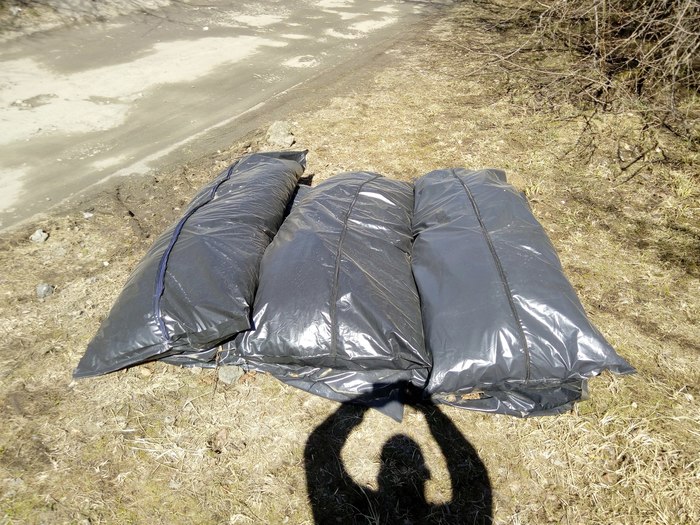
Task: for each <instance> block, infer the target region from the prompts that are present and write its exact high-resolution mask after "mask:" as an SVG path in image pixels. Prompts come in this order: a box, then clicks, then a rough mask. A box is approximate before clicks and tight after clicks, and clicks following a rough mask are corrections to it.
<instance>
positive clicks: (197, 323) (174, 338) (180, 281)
mask: <svg viewBox="0 0 700 525" xmlns="http://www.w3.org/2000/svg"><path fill="white" fill-rule="evenodd" d="M305 158H306V153H305V152H283V153H261V154H252V155H248V156H245V157H243V158H241V159H240V160H238V161H237V162H236V163H235V164H234V165H232V166H231V167H230V168H229V169H227V170H226V171H224V172H223V173H222V174H221V175H220V176H219V177H217V179H215V180H214V181H213V182H212V183H211V184H209V185H208V186H206V187H205V188H203V189H202V190H201V191H200V192H199V193H198V194H197V196H196V197H195V198H194V199H193V200H192V202H191V203H190V205H189V206H188V208H187V211H186V212H185V213H184V215H183V216H182V218H181V219H180V220H179V221H178V222H177V223H175V224H173V225H172V226H171V227H170V228H169V229H168V230H167V231H166V232H165V233H163V235H161V236H160V237H159V238H158V239H157V240H156V242H155V243H154V244H153V246H152V247H151V248H150V250H149V251H148V253H147V254H146V255H145V257H144V258H143V260H142V261H141V262H140V263H139V264H138V266H137V267H136V269H135V270H134V272H133V273H132V274H131V276H130V277H129V279H128V281H127V283H126V285H125V286H124V289H123V290H122V292H121V294H120V296H119V297H118V299H117V301H116V303H115V305H114V306H113V308H112V310H111V311H110V313H109V316H108V317H107V319H106V320H105V321H104V322H103V323H102V325H101V326H100V329H99V331H98V332H97V335H96V336H95V338H94V339H93V340H92V341H91V342H90V344H89V345H88V348H87V351H86V353H85V355H84V356H83V358H82V359H81V360H80V363H79V364H78V367H77V369H76V370H75V372H74V376H75V377H86V376H93V375H99V374H104V373H108V372H113V371H115V370H119V369H121V368H125V367H128V366H132V365H135V364H138V363H142V362H145V361H149V360H153V359H160V358H163V357H166V356H173V355H177V354H178V353H183V352H187V353H190V354H192V353H195V354H196V352H197V351H202V352H203V353H204V354H206V353H207V352H208V351H209V350H210V349H211V348H212V347H214V346H216V345H217V344H218V343H219V342H221V341H222V340H224V339H227V338H230V337H232V336H233V335H235V334H236V333H238V332H240V331H243V330H247V329H249V328H250V326H251V325H250V310H251V305H252V300H253V296H254V294H255V288H256V286H257V280H258V266H259V263H260V259H261V258H262V255H263V252H264V251H265V248H266V247H267V245H268V244H269V243H270V241H271V240H272V237H273V236H274V235H275V233H276V232H277V229H278V228H279V225H280V224H281V222H282V220H283V217H284V213H285V209H286V207H287V205H288V203H289V200H290V198H291V196H292V194H293V193H294V191H295V188H296V187H297V181H298V179H299V177H300V176H301V175H302V173H303V171H304V166H305V162H306V160H305Z"/></svg>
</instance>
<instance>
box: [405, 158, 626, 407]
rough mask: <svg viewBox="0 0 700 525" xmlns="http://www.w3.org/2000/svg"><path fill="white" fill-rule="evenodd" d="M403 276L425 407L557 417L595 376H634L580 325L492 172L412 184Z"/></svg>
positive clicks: (526, 211)
mask: <svg viewBox="0 0 700 525" xmlns="http://www.w3.org/2000/svg"><path fill="white" fill-rule="evenodd" d="M413 233H414V235H415V236H416V238H415V242H414V246H413V273H414V276H415V280H416V284H417V286H418V290H419V293H420V297H421V307H422V314H423V325H424V328H425V337H426V346H427V348H428V350H429V352H430V353H431V355H432V357H433V366H432V372H431V375H430V381H429V382H428V385H427V387H426V393H427V394H428V395H430V396H432V397H433V399H434V400H435V401H439V402H443V403H449V404H454V405H458V406H462V407H464V408H471V409H476V410H484V411H488V412H499V413H507V414H512V415H517V416H524V415H535V414H545V413H557V412H561V411H563V410H567V409H568V408H570V406H571V404H572V402H573V401H575V400H578V399H580V398H581V397H582V396H584V395H585V380H586V379H587V378H589V377H591V376H594V375H596V374H599V373H600V372H601V371H603V370H606V369H607V370H611V371H613V372H616V373H621V374H623V373H630V372H633V371H634V369H633V368H632V367H631V366H630V365H629V364H628V363H627V362H626V361H625V360H624V359H622V358H621V357H620V356H618V355H617V354H616V353H615V351H614V350H613V349H612V347H611V346H610V345H609V344H608V343H607V342H606V341H605V339H604V338H603V336H602V335H601V334H600V333H599V332H598V331H597V330H596V329H595V328H594V327H593V325H592V324H591V323H590V322H589V320H588V318H587V317H586V314H585V312H584V309H583V307H582V305H581V303H580V302H579V300H578V298H577V296H576V293H575V291H574V289H573V288H572V287H571V285H570V284H569V282H568V280H567V279H566V277H565V276H564V273H563V270H562V267H561V264H560V262H559V258H558V257H557V255H556V252H555V250H554V248H553V246H552V244H551V243H550V241H549V239H548V237H547V235H546V233H545V232H544V230H543V229H542V227H541V226H540V224H539V223H538V222H537V220H536V219H535V217H534V216H533V215H532V213H531V211H530V208H529V206H528V204H527V201H526V200H525V197H524V196H523V195H522V194H521V193H519V192H518V191H516V190H515V189H514V188H513V187H512V186H510V185H509V184H507V183H506V178H505V174H504V173H503V172H501V171H497V170H483V171H467V170H464V169H454V170H440V171H434V172H431V173H429V174H428V175H426V176H424V177H422V178H421V179H419V180H418V181H416V183H415V211H414V216H413Z"/></svg>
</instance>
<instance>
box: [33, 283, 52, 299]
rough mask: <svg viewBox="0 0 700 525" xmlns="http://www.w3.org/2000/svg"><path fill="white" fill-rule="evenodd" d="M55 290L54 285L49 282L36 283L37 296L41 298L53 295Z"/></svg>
mask: <svg viewBox="0 0 700 525" xmlns="http://www.w3.org/2000/svg"><path fill="white" fill-rule="evenodd" d="M53 291H54V286H52V285H50V284H49V283H41V284H37V285H36V296H37V297H38V298H39V299H45V298H46V297H48V296H49V295H51V294H52V293H53Z"/></svg>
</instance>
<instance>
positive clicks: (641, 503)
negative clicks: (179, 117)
mask: <svg viewBox="0 0 700 525" xmlns="http://www.w3.org/2000/svg"><path fill="white" fill-rule="evenodd" d="M496 16H498V15H497V14H494V13H492V12H489V11H486V10H484V9H483V8H482V7H480V6H478V5H472V4H468V5H461V6H457V7H456V8H454V9H453V10H451V11H450V12H449V13H448V14H447V16H446V17H445V18H443V19H442V20H441V21H439V22H438V23H436V24H435V25H433V26H432V27H431V29H430V30H429V31H427V32H424V33H422V34H421V38H420V39H416V40H414V41H411V42H407V43H405V44H403V45H400V46H398V47H397V48H395V49H394V50H392V51H391V53H392V54H393V55H394V58H395V64H396V65H395V66H394V67H390V68H388V69H386V70H384V71H382V72H381V74H378V75H377V76H376V77H374V79H373V80H372V81H371V82H369V83H368V84H366V85H358V86H357V88H356V91H355V92H353V93H349V94H347V95H346V96H343V97H339V98H335V99H333V100H331V101H329V102H328V103H327V104H324V105H322V106H321V107H320V109H318V110H315V111H312V112H310V113H307V114H302V115H297V117H296V119H295V122H294V127H295V130H296V135H297V139H298V141H299V143H300V146H304V147H308V148H310V150H311V154H310V157H309V171H310V172H315V173H316V174H317V179H323V178H325V177H327V176H330V175H332V174H334V173H336V172H337V171H341V170H351V169H363V170H366V169H372V170H376V171H379V172H382V173H385V174H387V175H389V176H393V177H397V178H402V179H406V180H411V179H413V178H415V177H416V176H418V175H421V174H423V173H425V172H426V171H428V170H431V169H434V168H439V167H446V166H466V167H470V168H479V167H491V166H493V167H501V168H504V169H506V170H507V172H508V174H509V177H510V180H511V181H512V182H513V183H514V184H516V185H517V186H518V187H520V188H522V189H523V190H525V191H526V192H527V193H528V195H529V196H530V200H531V203H532V205H533V209H534V211H535V214H536V215H537V216H538V218H539V219H540V220H541V221H542V223H543V225H544V226H545V228H546V230H547V231H548V232H549V234H550V235H551V237H552V239H553V241H554V244H555V246H556V247H557V249H558V250H559V253H560V255H561V258H562V262H563V264H564V267H565V269H566V270H567V273H568V275H569V276H570V278H571V280H572V282H573V283H574V285H575V287H576V288H577V290H578V291H579V293H580V295H581V298H582V300H583V303H584V305H585V306H586V309H587V310H588V312H589V313H590V315H591V317H592V319H593V320H594V322H595V323H596V324H597V325H598V326H599V328H600V329H601V330H602V332H603V333H604V334H605V335H606V336H607V337H608V338H609V339H610V341H611V342H612V343H613V345H614V346H615V347H616V348H617V349H618V351H619V352H620V353H621V354H622V355H623V356H624V357H626V358H627V359H628V360H629V361H630V362H631V363H632V364H634V365H635V366H636V367H637V368H638V371H639V373H638V374H637V375H635V376H630V377H624V378H617V377H612V376H609V375H605V376H603V377H601V378H598V379H596V380H594V381H592V383H591V400H590V401H587V402H584V403H581V404H579V405H578V406H577V408H576V409H575V410H574V411H573V412H572V413H570V414H565V415H563V416H559V417H553V418H540V419H531V420H516V419H513V418H508V417H499V416H496V417H494V416H488V415H483V414H477V413H470V412H465V411H460V410H457V409H452V408H445V409H444V412H445V413H446V414H448V415H449V417H450V418H451V419H452V420H453V421H454V422H455V424H456V425H457V426H458V427H459V429H460V430H461V431H462V433H463V434H464V436H465V437H466V438H467V439H468V440H469V442H470V443H471V444H472V445H473V446H474V447H475V449H476V451H477V452H478V454H479V456H480V458H481V460H482V461H483V463H484V465H485V466H486V468H487V470H488V473H489V476H490V478H491V485H492V487H493V491H494V494H493V504H494V508H493V518H494V522H495V523H499V524H506V523H508V524H541V523H564V524H576V523H600V524H618V523H619V524H622V523H624V524H628V523H629V524H634V525H639V524H657V523H667V524H674V525H675V524H694V523H700V503H698V502H700V461H699V460H698V458H699V457H700V404H699V402H698V400H699V399H700V388H699V387H698V385H700V372H699V371H698V367H697V359H698V355H699V351H700V348H699V347H698V343H697V341H698V336H699V335H700V330H699V329H698V322H699V320H700V315H699V314H700V300H699V299H698V298H699V297H700V279H699V277H700V275H699V273H700V267H699V266H698V258H699V257H700V229H699V228H698V214H699V213H700V209H699V206H698V196H699V192H700V188H699V187H698V179H697V172H698V170H697V166H698V158H697V154H696V153H693V152H692V151H691V150H690V149H689V148H688V147H687V144H684V143H683V142H681V141H679V139H678V138H677V137H674V136H672V135H670V134H669V135H665V134H663V132H662V131H660V130H657V131H655V132H654V133H655V135H654V136H648V134H647V131H643V130H641V129H640V124H639V119H638V118H637V117H636V116H635V114H634V113H632V112H629V113H628V112H618V113H616V114H612V113H610V114H595V115H593V116H590V115H583V114H582V113H581V111H580V110H579V109H577V108H575V107H573V106H570V105H568V104H567V103H566V102H563V101H561V102H556V103H554V102H552V101H551V100H550V101H548V100H546V99H543V98H537V96H536V95H537V94H536V93H534V92H533V89H532V88H531V84H529V83H528V79H527V77H526V76H520V75H519V74H517V71H516V72H514V71H510V70H508V69H507V68H505V67H504V66H503V65H502V64H500V65H498V64H494V65H493V66H487V65H485V64H484V61H483V57H482V56H480V55H479V54H475V53H467V52H465V48H470V49H475V48H490V49H499V46H503V48H508V47H509V46H512V45H513V44H514V43H515V44H516V45H517V41H518V38H520V36H519V35H518V34H517V33H515V32H513V31H510V32H499V31H495V30H494V29H493V28H494V27H497V26H496V25H495V24H494V17H496ZM554 59H558V60H566V57H565V56H561V57H558V58H557V57H550V60H554ZM550 102H551V103H550ZM591 137H592V138H593V140H594V142H593V143H592V145H594V146H595V147H594V148H593V147H591V144H589V139H590V138H591ZM251 140H252V142H253V144H252V146H253V147H254V148H255V147H258V142H257V140H258V139H257V136H254V137H251ZM648 142H651V143H652V144H653V143H655V142H657V143H658V144H659V148H660V149H661V150H662V151H663V153H664V155H665V156H666V157H668V158H671V159H674V160H673V162H660V161H659V158H658V157H657V156H655V155H660V154H659V153H656V150H653V151H652V152H651V153H649V154H647V155H646V157H645V158H643V159H642V161H640V162H642V163H643V165H644V166H645V169H644V170H643V171H641V172H639V173H638V174H637V175H636V176H635V177H633V178H631V179H629V180H627V181H626V179H627V178H628V177H629V175H630V174H629V173H628V172H627V171H625V170H623V169H622V167H621V165H622V164H621V163H622V162H624V161H622V160H620V159H619V157H618V155H619V154H620V155H623V156H624V155H626V154H628V153H629V154H633V153H634V152H632V153H630V151H628V150H627V149H625V145H627V146H628V147H629V148H632V149H634V148H636V147H638V146H639V145H640V144H642V143H643V144H646V143H648ZM244 149H245V144H236V145H233V146H232V148H231V150H230V151H228V152H225V153H223V154H221V155H215V156H213V157H212V158H207V159H199V160H198V161H195V162H193V163H192V165H190V166H186V167H185V168H184V169H183V170H181V171H180V170H178V171H173V172H169V173H162V174H161V175H159V176H158V181H159V182H155V180H154V179H148V178H147V179H143V180H138V181H128V182H125V183H123V184H122V186H121V188H120V191H119V192H118V193H117V192H114V191H113V192H105V193H104V194H102V195H100V196H98V197H96V198H95V199H93V200H91V201H89V202H86V203H84V204H83V205H82V207H80V208H78V209H71V210H65V213H57V214H55V215H53V216H51V217H49V218H46V219H45V220H42V221H39V222H37V223H35V224H32V225H29V226H27V227H25V228H23V229H21V230H18V231H16V232H14V233H10V234H7V233H6V234H3V236H2V243H1V244H0V267H2V268H3V271H2V275H0V285H1V286H2V296H1V298H0V301H1V302H0V319H2V324H1V328H0V330H1V333H0V335H1V336H2V337H1V339H0V346H1V348H0V399H1V401H0V417H2V422H3V424H2V426H1V427H0V523H2V522H3V520H4V522H6V523H92V524H95V523H168V524H171V523H294V524H297V523H299V524H302V523H311V522H312V517H311V509H310V507H309V503H308V500H307V496H306V489H305V473H304V463H303V457H304V446H305V442H306V439H307V437H308V436H309V434H310V433H311V432H312V431H313V429H314V428H315V427H316V426H317V425H318V424H319V423H321V421H323V419H324V418H325V417H326V416H328V415H329V414H331V413H332V412H333V411H334V410H335V409H336V408H337V405H336V404H334V403H332V402H329V401H326V400H324V399H320V398H315V397H313V396H310V395H308V394H305V393H303V392H300V391H296V390H294V389H292V388H290V387H287V386H285V385H282V384H280V383H278V382H276V381H274V380H272V379H270V378H269V377H266V376H264V375H259V374H258V375H246V376H244V377H243V378H242V379H241V380H240V381H239V382H238V383H236V384H234V385H230V386H228V385H223V384H218V385H216V380H215V377H216V376H215V373H214V372H213V371H207V370H205V371H197V370H191V371H190V370H182V369H177V368H174V367H169V366H166V365H161V364H157V363H156V364H149V365H146V366H142V367H138V368H135V369H132V370H128V371H125V372H119V373H116V374H113V375H110V376H107V377H104V378H99V379H92V380H85V381H80V382H73V381H71V378H70V372H71V369H72V368H73V367H74V366H75V364H76V363H77V360H78V359H79V357H80V355H81V354H82V352H83V350H84V348H85V346H86V344H87V342H88V340H89V338H90V337H91V336H92V335H93V334H94V332H95V330H96V329H97V326H98V324H99V321H100V319H102V318H103V317H104V316H105V315H106V313H107V311H108V309H109V307H110V305H111V304H112V302H113V300H114V298H115V297H116V295H117V294H118V292H119V290H120V288H121V285H122V284H123V282H124V280H125V279H126V276H127V275H128V273H129V271H130V269H131V268H132V267H133V265H134V264H135V263H136V262H137V261H138V259H139V258H140V256H141V255H142V254H143V252H144V251H145V250H146V249H147V247H148V245H149V243H150V242H151V238H152V236H153V235H156V234H157V233H158V232H160V231H161V230H162V229H163V228H164V227H165V225H166V224H167V223H168V222H170V221H171V220H173V219H175V218H176V217H177V216H178V213H179V211H180V210H179V209H177V208H178V207H181V206H183V205H184V204H186V202H187V201H188V199H189V197H190V196H191V195H193V193H194V192H195V191H196V188H197V187H199V186H200V185H201V184H203V183H204V182H205V181H207V180H209V179H210V178H211V177H212V176H213V175H214V174H216V172H217V170H218V169H220V168H222V167H223V166H224V165H225V164H226V162H228V160H230V159H231V158H232V157H233V156H235V155H237V154H239V153H240V152H242V151H243V150H244ZM635 156H637V155H635ZM173 198H174V201H173ZM88 208H90V209H91V210H92V212H93V213H94V216H93V217H91V218H89V219H85V218H84V217H83V215H82V212H83V211H86V210H88ZM127 210H128V211H131V213H132V214H133V215H134V216H133V217H131V216H130V215H129V214H128V213H127ZM37 227H43V228H44V229H45V230H47V231H48V232H49V233H50V234H51V237H50V238H49V240H48V241H47V242H46V243H45V244H43V245H34V244H31V243H30V242H29V241H28V240H27V238H28V236H29V235H30V234H31V233H32V231H34V229H36V228H37ZM105 261H107V262H108V263H109V265H108V266H104V264H103V263H104V262H105ZM41 281H47V282H51V283H52V284H55V285H56V286H57V288H56V292H55V293H54V295H53V296H51V297H49V298H47V299H46V300H45V301H43V302H41V301H39V300H37V299H36V298H35V296H34V287H35V285H36V284H37V283H38V282H41ZM398 433H402V434H407V435H410V436H411V437H412V438H413V439H414V440H415V441H416V442H417V443H419V444H420V446H421V448H422V451H423V454H424V456H425V458H426V462H427V464H428V466H429V467H430V469H431V471H432V474H433V476H432V479H431V480H430V481H429V482H428V486H427V492H428V497H429V499H430V500H431V501H433V502H444V501H449V499H450V498H451V492H450V484H449V480H448V476H447V471H446V466H445V460H444V458H442V455H441V454H440V451H439V449H438V448H437V446H436V444H435V442H434V441H433V440H432V439H431V438H430V434H429V432H428V430H427V428H426V424H425V420H424V417H423V415H422V414H421V413H419V412H417V411H415V410H413V409H409V410H408V413H407V415H406V418H405V420H404V422H403V423H402V424H398V423H394V422H392V421H391V420H389V419H388V418H386V417H385V416H382V415H380V414H378V413H369V414H368V415H367V416H366V418H365V421H364V422H363V424H362V425H361V426H360V427H359V428H358V429H357V430H356V431H355V432H354V433H353V434H352V435H351V437H350V439H349V441H348V444H347V446H346V447H345V449H344V451H343V458H344V459H345V461H346V464H347V468H348V470H349V471H350V473H351V474H352V475H353V476H354V478H355V480H356V481H357V482H358V483H362V484H366V485H368V486H372V485H373V484H375V483H376V481H375V480H376V476H377V473H378V469H379V461H380V453H381V446H382V443H383V442H384V441H386V440H387V439H388V438H389V437H391V436H392V435H394V434H398Z"/></svg>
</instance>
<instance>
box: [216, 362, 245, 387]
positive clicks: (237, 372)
mask: <svg viewBox="0 0 700 525" xmlns="http://www.w3.org/2000/svg"><path fill="white" fill-rule="evenodd" d="M243 374H244V372H243V369H242V368H241V367H240V366H222V367H221V368H219V381H221V382H222V383H226V384H227V385H232V384H233V383H235V382H236V381H238V380H239V379H240V378H241V377H242V376H243Z"/></svg>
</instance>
